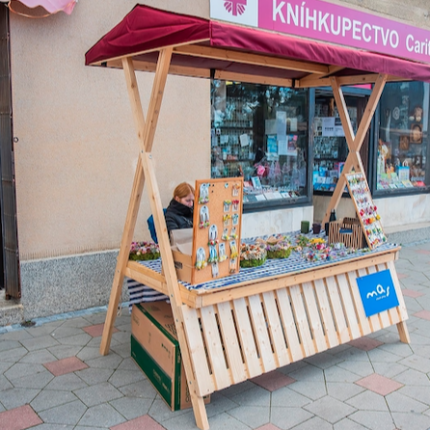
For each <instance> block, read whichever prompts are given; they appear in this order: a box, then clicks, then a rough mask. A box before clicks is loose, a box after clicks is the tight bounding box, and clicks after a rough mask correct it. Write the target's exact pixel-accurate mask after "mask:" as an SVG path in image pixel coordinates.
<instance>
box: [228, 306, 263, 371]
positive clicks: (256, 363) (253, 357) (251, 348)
mask: <svg viewBox="0 0 430 430" xmlns="http://www.w3.org/2000/svg"><path fill="white" fill-rule="evenodd" d="M232 304H233V312H234V318H235V320H236V326H237V332H238V334H239V339H240V345H241V349H242V354H243V357H244V359H245V363H246V366H247V374H248V378H253V377H254V376H258V375H261V374H262V373H263V368H262V366H261V362H260V360H259V358H258V356H257V349H256V346H255V340H254V333H253V331H252V327H251V322H250V320H249V314H248V309H247V305H246V302H245V299H243V298H242V299H237V300H234V301H233V302H232Z"/></svg>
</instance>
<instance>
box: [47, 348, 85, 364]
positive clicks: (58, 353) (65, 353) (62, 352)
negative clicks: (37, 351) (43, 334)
mask: <svg viewBox="0 0 430 430" xmlns="http://www.w3.org/2000/svg"><path fill="white" fill-rule="evenodd" d="M81 350H82V347H81V346H69V345H58V346H53V347H52V348H48V351H49V352H50V353H51V354H52V355H54V356H55V357H56V358H57V360H61V359H63V358H68V357H75V356H77V355H78V353H79V351H81Z"/></svg>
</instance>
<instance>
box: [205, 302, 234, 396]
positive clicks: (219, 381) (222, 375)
mask: <svg viewBox="0 0 430 430" xmlns="http://www.w3.org/2000/svg"><path fill="white" fill-rule="evenodd" d="M200 315H201V321H202V328H203V335H204V339H205V345H206V348H207V355H208V357H209V361H210V363H211V367H212V375H213V378H214V380H215V390H221V389H223V388H226V387H229V386H230V385H231V381H230V376H229V372H228V370H227V363H226V361H225V357H224V352H223V342H222V340H221V337H220V333H219V331H218V323H217V320H216V318H215V309H214V307H213V306H206V307H205V308H202V309H201V310H200Z"/></svg>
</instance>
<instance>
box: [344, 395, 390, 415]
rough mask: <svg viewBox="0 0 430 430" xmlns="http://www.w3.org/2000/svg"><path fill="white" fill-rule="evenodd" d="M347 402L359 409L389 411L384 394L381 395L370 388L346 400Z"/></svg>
mask: <svg viewBox="0 0 430 430" xmlns="http://www.w3.org/2000/svg"><path fill="white" fill-rule="evenodd" d="M345 403H347V404H348V405H351V406H352V407H354V408H356V409H357V410H366V411H381V412H388V411H389V409H388V406H387V402H386V401H385V398H384V396H381V395H379V394H376V393H374V392H372V391H369V390H365V391H363V392H362V393H360V394H357V395H356V396H354V397H351V398H350V399H348V400H346V401H345Z"/></svg>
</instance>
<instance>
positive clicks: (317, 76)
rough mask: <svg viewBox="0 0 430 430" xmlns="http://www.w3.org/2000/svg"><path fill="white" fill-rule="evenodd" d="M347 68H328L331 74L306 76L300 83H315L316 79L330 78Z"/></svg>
mask: <svg viewBox="0 0 430 430" xmlns="http://www.w3.org/2000/svg"><path fill="white" fill-rule="evenodd" d="M344 68H345V67H343V66H328V69H329V72H328V73H327V74H325V75H319V74H317V73H311V74H309V75H308V76H305V77H304V78H302V79H300V82H302V83H304V82H308V81H313V80H314V79H321V78H325V77H326V76H330V75H331V74H333V73H336V72H338V71H339V70H342V69H344Z"/></svg>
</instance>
